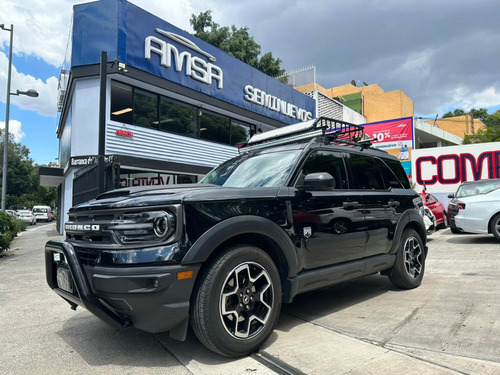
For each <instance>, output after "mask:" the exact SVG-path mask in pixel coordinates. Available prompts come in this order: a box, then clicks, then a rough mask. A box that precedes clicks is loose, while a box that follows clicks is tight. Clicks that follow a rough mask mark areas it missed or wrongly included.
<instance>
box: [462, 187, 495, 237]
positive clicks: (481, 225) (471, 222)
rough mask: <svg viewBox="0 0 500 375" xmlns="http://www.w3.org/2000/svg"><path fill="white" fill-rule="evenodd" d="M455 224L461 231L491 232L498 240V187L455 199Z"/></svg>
mask: <svg viewBox="0 0 500 375" xmlns="http://www.w3.org/2000/svg"><path fill="white" fill-rule="evenodd" d="M456 206H457V209H458V214H457V215H456V216H455V225H456V226H457V229H458V230H460V231H461V232H466V233H480V234H488V233H491V234H493V235H494V236H495V238H496V239H497V240H498V241H500V188H494V189H492V190H489V191H485V192H482V193H480V194H478V195H473V196H469V197H462V198H459V199H458V200H457V201H456Z"/></svg>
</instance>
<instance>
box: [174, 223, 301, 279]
mask: <svg viewBox="0 0 500 375" xmlns="http://www.w3.org/2000/svg"><path fill="white" fill-rule="evenodd" d="M245 234H250V235H251V234H259V235H263V236H265V237H267V238H269V239H270V240H271V241H273V242H274V243H276V245H277V247H278V248H279V249H280V250H281V252H282V255H283V257H284V258H285V260H286V262H287V265H288V275H287V276H288V277H289V278H291V277H294V276H296V275H297V272H298V258H297V251H296V248H295V246H294V245H293V242H292V240H291V239H290V237H289V236H288V234H287V233H286V232H285V231H284V230H283V229H282V228H281V227H280V226H279V225H277V224H276V223H274V222H273V221H271V220H269V219H266V218H263V217H260V216H251V215H242V216H235V217H232V218H230V219H227V220H224V221H222V222H220V223H218V224H216V225H214V226H213V227H212V228H210V229H209V230H208V231H207V232H205V233H204V234H203V235H202V236H201V237H200V238H198V240H197V241H196V242H195V243H194V244H193V246H191V248H190V249H189V250H188V252H187V253H186V255H185V256H184V258H183V259H182V264H190V263H201V262H205V261H206V260H207V259H208V258H209V257H210V255H211V254H212V252H213V251H214V250H215V249H217V248H218V247H219V246H220V245H221V244H223V243H224V242H226V241H228V240H230V239H231V238H234V237H236V236H239V235H245Z"/></svg>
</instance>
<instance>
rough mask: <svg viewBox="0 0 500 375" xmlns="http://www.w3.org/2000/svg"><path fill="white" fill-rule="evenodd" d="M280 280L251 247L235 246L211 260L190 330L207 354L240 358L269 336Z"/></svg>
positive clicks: (276, 313)
mask: <svg viewBox="0 0 500 375" xmlns="http://www.w3.org/2000/svg"><path fill="white" fill-rule="evenodd" d="M280 309H281V281H280V277H279V274H278V271H277V269H276V266H275V264H274V262H273V260H272V259H271V258H270V257H269V255H267V254H266V253H265V252H264V251H262V250H261V249H259V248H257V247H254V246H236V247H233V248H230V249H228V250H226V251H224V252H223V253H221V254H220V255H219V256H217V257H216V258H215V259H213V260H212V261H211V262H210V263H209V264H208V265H207V268H206V269H205V270H204V272H203V273H202V274H201V275H200V281H199V282H198V284H197V289H196V290H195V292H194V297H193V301H192V308H191V326H192V328H193V331H194V333H195V334H196V336H197V337H198V339H199V340H200V341H201V343H202V344H203V345H205V346H206V347H207V348H208V349H210V350H212V351H214V352H216V353H219V354H222V355H225V356H228V357H239V356H243V355H246V354H249V353H251V352H253V351H255V350H256V349H257V348H258V347H259V346H260V345H262V344H263V343H264V342H265V341H266V340H267V339H268V337H269V336H270V335H271V333H272V332H273V329H274V327H275V325H276V322H277V321H278V317H279V313H280Z"/></svg>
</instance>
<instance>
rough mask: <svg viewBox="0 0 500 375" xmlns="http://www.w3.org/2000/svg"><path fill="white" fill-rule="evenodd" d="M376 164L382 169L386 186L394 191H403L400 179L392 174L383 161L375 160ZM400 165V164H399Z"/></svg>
mask: <svg viewBox="0 0 500 375" xmlns="http://www.w3.org/2000/svg"><path fill="white" fill-rule="evenodd" d="M375 162H376V164H377V166H378V168H379V169H380V172H381V173H382V176H383V177H384V180H385V185H386V186H390V187H391V188H394V189H402V188H403V186H402V185H401V183H400V182H399V179H398V178H397V176H396V175H395V174H394V173H393V172H392V170H391V169H390V168H389V167H388V166H387V165H385V163H384V162H383V161H382V159H379V158H375ZM397 163H399V162H397Z"/></svg>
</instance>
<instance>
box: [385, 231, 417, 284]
mask: <svg viewBox="0 0 500 375" xmlns="http://www.w3.org/2000/svg"><path fill="white" fill-rule="evenodd" d="M424 270H425V249H424V244H423V242H422V239H421V238H420V235H419V234H418V233H417V232H416V231H415V230H414V229H410V228H409V229H405V231H404V232H403V236H402V237H401V243H400V244H399V248H398V252H397V253H396V262H395V264H394V267H393V269H392V271H391V273H390V275H389V280H391V282H392V283H393V284H394V285H395V286H397V287H398V288H401V289H413V288H416V287H418V286H419V285H420V284H421V283H422V279H423V277H424Z"/></svg>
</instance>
